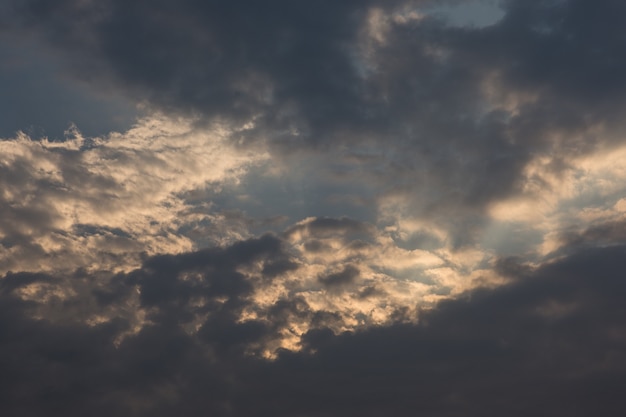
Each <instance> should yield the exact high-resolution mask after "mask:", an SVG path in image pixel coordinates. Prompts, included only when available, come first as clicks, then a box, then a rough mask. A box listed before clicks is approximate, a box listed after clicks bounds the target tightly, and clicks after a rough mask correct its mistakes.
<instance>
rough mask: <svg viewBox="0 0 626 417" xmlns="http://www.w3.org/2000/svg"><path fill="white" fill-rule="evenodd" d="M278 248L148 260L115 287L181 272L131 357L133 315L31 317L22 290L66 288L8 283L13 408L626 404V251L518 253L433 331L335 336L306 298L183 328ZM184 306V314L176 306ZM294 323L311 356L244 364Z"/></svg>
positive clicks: (7, 352) (3, 355)
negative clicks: (503, 277) (537, 258)
mask: <svg viewBox="0 0 626 417" xmlns="http://www.w3.org/2000/svg"><path fill="white" fill-rule="evenodd" d="M277 250H279V249H277V242H276V238H274V237H271V236H266V237H264V238H261V239H254V240H250V241H245V242H242V243H240V244H238V245H234V246H231V247H229V248H225V249H224V250H222V251H213V252H206V251H200V252H197V253H190V254H185V255H181V256H179V257H165V258H164V257H156V258H151V259H148V260H147V261H146V263H145V265H144V266H143V267H142V268H141V269H140V270H138V271H136V272H134V273H132V274H130V275H129V276H128V277H127V278H124V277H123V276H121V277H120V279H121V281H120V279H118V280H117V281H118V282H117V284H115V285H118V284H119V283H120V282H122V285H129V283H131V282H134V283H136V284H137V283H138V285H139V287H140V288H141V290H142V293H143V291H149V286H150V285H153V283H149V282H148V280H147V275H150V274H152V275H153V276H152V277H151V278H153V279H154V280H155V281H159V282H161V281H165V280H167V279H168V278H166V277H169V281H170V284H169V285H170V287H169V288H165V287H163V288H161V290H159V291H157V292H159V293H160V294H161V295H160V296H159V297H147V298H144V299H143V302H144V303H147V304H150V305H151V306H152V307H153V308H154V307H156V308H158V309H162V310H163V311H167V312H168V314H161V315H152V316H151V324H149V325H147V326H145V327H144V328H143V329H142V330H140V331H139V332H138V333H136V334H132V335H129V336H127V337H126V338H125V339H123V340H122V341H121V343H119V344H118V345H117V347H115V344H114V340H115V339H116V337H117V335H119V334H120V332H123V331H125V330H127V329H128V328H129V325H130V324H129V322H128V321H127V320H126V319H123V318H117V319H113V320H110V321H109V322H107V323H102V324H98V325H95V326H87V325H84V324H80V323H78V322H68V321H53V320H49V319H32V318H29V317H30V316H31V311H32V306H33V303H32V302H25V301H21V300H20V299H19V298H17V297H16V296H15V290H16V289H18V288H19V287H24V286H28V285H31V284H33V283H35V282H49V281H50V280H53V279H58V278H56V277H51V276H43V275H41V276H39V275H35V274H11V275H8V276H6V277H5V278H4V280H3V286H2V292H1V295H0V297H1V301H2V303H0V306H1V307H0V330H1V332H0V335H1V336H0V337H1V340H2V343H1V344H0V363H1V365H2V369H3V372H2V373H1V374H0V384H1V385H2V387H3V389H2V390H1V392H2V394H0V395H1V396H2V401H1V402H0V404H2V405H0V409H1V410H2V412H3V414H6V415H18V414H19V415H23V416H36V415H41V414H42V413H44V412H45V413H46V414H50V413H53V414H59V415H65V416H68V417H71V416H78V415H83V414H84V413H85V412H89V413H90V414H91V415H97V416H98V415H107V413H108V415H110V413H118V414H120V413H121V414H126V415H127V414H132V415H137V416H143V415H152V416H167V415H171V414H172V413H182V414H184V415H189V416H196V415H198V416H199V415H206V413H207V412H213V413H218V414H219V415H230V416H264V415H273V416H293V415H311V416H322V415H323V416H344V415H355V416H356V415H359V416H379V415H381V413H392V414H393V415H398V416H413V415H415V413H427V414H428V415H431V416H437V417H438V416H442V417H443V416H450V415H467V416H476V415H481V416H501V415H503V414H506V415H511V416H526V415H529V414H532V413H535V412H537V410H541V413H542V415H546V416H551V417H560V416H587V415H589V414H592V413H601V414H604V415H617V414H618V413H619V411H620V410H621V409H623V407H624V406H625V405H626V404H625V403H624V399H623V396H622V395H621V390H620V389H618V387H621V386H622V385H623V384H624V382H626V354H625V353H624V352H626V339H625V338H624V333H625V332H626V328H625V326H624V323H625V319H626V310H625V308H624V303H623V294H624V291H626V286H625V283H624V280H623V279H622V274H621V271H623V270H624V268H625V267H626V264H625V263H624V259H626V258H625V256H624V255H626V247H624V246H623V245H617V246H612V247H606V248H586V249H583V250H578V251H574V252H573V253H572V254H571V256H568V257H565V258H562V259H560V260H559V261H557V262H553V263H548V264H545V265H543V266H540V267H539V268H536V269H532V268H530V267H527V266H524V265H521V264H516V262H517V261H515V260H514V259H509V260H507V261H506V262H503V266H502V268H501V269H503V270H506V271H507V273H508V275H509V276H510V278H511V281H510V283H509V284H507V285H505V286H502V287H499V288H496V289H491V290H486V289H482V290H474V291H472V292H469V293H467V294H464V295H462V296H461V297H460V298H459V299H457V300H450V301H445V302H442V303H441V304H440V305H439V306H438V307H436V308H435V309H433V310H430V311H424V312H423V313H422V315H421V318H420V323H419V324H396V325H391V326H387V327H378V328H371V329H368V330H363V331H360V332H356V333H343V334H337V335H335V334H334V333H333V332H332V331H330V330H328V328H327V326H328V325H329V324H332V323H334V322H336V321H337V320H339V317H337V316H333V314H331V313H324V312H319V313H316V314H311V313H310V310H309V307H308V305H307V303H306V302H305V301H304V300H302V299H298V298H293V299H290V300H282V301H279V302H277V303H276V304H275V305H274V306H273V307H272V308H271V309H270V311H269V314H268V315H267V316H266V317H267V318H266V320H265V321H258V320H248V321H244V322H240V321H238V320H237V317H236V316H235V315H233V314H232V312H233V311H234V310H235V309H238V308H239V307H240V306H235V305H234V304H231V303H230V301H227V302H226V303H224V304H220V303H208V304H206V306H205V307H204V308H205V309H206V312H208V313H209V315H208V319H207V321H206V322H205V323H204V324H203V325H202V327H201V328H200V330H199V331H198V332H195V333H189V332H185V331H183V330H182V329H181V328H180V326H178V324H180V323H183V322H185V321H187V320H188V318H186V314H188V312H189V311H192V309H193V307H192V305H193V303H192V302H190V299H189V295H190V294H191V293H192V292H196V293H197V294H204V295H207V296H208V297H212V296H214V295H217V294H218V293H219V294H226V295H227V296H228V297H234V298H239V299H242V298H241V297H244V298H245V296H246V294H247V293H248V292H249V287H247V286H246V285H242V284H241V282H240V281H238V280H239V278H237V277H236V276H233V275H232V273H229V272H228V271H232V270H233V268H235V267H242V266H244V265H245V264H246V263H248V262H252V261H254V260H259V259H268V258H271V257H272V256H274V254H276V253H277V252H276V251H277ZM516 265H517V266H516ZM197 270H202V271H204V275H203V279H202V281H199V283H198V284H196V286H195V287H194V288H193V291H187V289H188V288H189V287H188V286H189V285H191V284H188V283H185V282H184V281H181V280H180V279H179V277H180V276H181V273H182V272H183V271H197ZM155 274H161V276H160V277H156V275H155ZM218 275H221V276H220V277H218ZM138 276H141V277H146V278H145V280H144V278H141V279H139V280H138V278H137V277H138ZM221 279H231V280H233V289H232V290H228V291H226V292H224V291H222V290H213V289H211V285H213V283H214V282H218V281H219V280H221ZM247 279H248V280H250V277H248V278H247ZM129 280H130V281H129ZM124 281H125V282H126V284H124V283H123V282H124ZM253 281H254V279H252V281H248V285H252V282H253ZM154 285H156V284H154ZM185 288H187V289H185ZM142 296H143V295H142ZM174 300H177V302H178V306H179V307H180V308H172V306H173V302H174ZM52 308H55V309H65V310H71V309H72V308H74V307H73V305H72V303H61V304H56V305H55V306H53V307H52ZM293 317H300V318H307V319H310V320H312V322H313V323H314V324H315V326H314V327H313V328H312V329H311V330H309V332H308V333H307V334H305V335H304V336H303V338H302V342H303V350H302V351H300V352H287V351H283V352H282V353H280V354H279V356H278V358H277V359H276V360H274V361H267V360H264V359H260V358H258V357H254V356H248V355H245V354H244V352H246V351H248V352H250V351H249V350H246V347H247V346H248V347H249V346H254V345H255V343H258V341H259V340H262V339H263V338H266V337H268V334H270V333H271V332H273V331H275V330H276V329H278V328H284V326H288V325H289V323H290V322H291V319H292V318H293ZM177 323H178V324H177ZM252 351H254V350H252Z"/></svg>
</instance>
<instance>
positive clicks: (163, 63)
mask: <svg viewBox="0 0 626 417" xmlns="http://www.w3.org/2000/svg"><path fill="white" fill-rule="evenodd" d="M420 4H424V5H425V6H427V5H433V4H434V5H436V4H437V3H436V2H402V1H393V2H389V1H385V2H377V1H373V0H372V1H342V2H330V1H328V2H315V3H311V2H305V1H295V2H294V1H282V0H276V1H271V2H263V3H259V2H255V1H243V0H242V1H237V2H229V3H227V4H226V3H224V2H216V1H209V2H197V1H192V0H185V1H178V2H171V1H164V0H160V1H155V2H127V1H116V0H109V1H104V2H85V1H74V0H67V1H63V2H55V3H54V5H52V3H49V2H46V1H38V0H32V1H28V2H15V3H14V7H13V9H14V19H13V21H14V22H15V24H14V27H19V28H21V29H20V30H24V31H28V32H34V33H39V34H40V35H42V36H45V38H46V39H47V40H48V41H49V42H50V43H52V44H53V45H55V46H56V47H57V48H58V49H59V50H61V51H63V52H64V53H65V54H66V56H67V59H68V60H69V62H70V64H71V65H70V66H71V69H72V71H74V73H75V75H76V76H78V77H80V78H83V79H87V80H89V81H90V82H92V83H94V84H96V85H97V84H98V83H104V82H106V83H110V82H112V83H114V84H117V85H118V86H119V88H121V89H123V90H125V91H127V93H128V94H130V95H131V96H133V97H134V98H135V99H137V100H147V102H148V103H149V104H150V105H152V106H156V108H160V109H162V110H163V109H164V110H166V111H167V112H173V113H180V112H182V113H187V114H196V115H201V116H202V118H203V119H205V120H206V119H215V118H218V119H225V120H230V121H235V120H237V121H241V122H242V123H243V122H246V121H249V120H251V119H253V118H254V127H253V128H251V129H247V130H246V131H245V132H244V133H241V135H245V136H247V138H248V139H255V140H256V139H259V138H264V139H270V141H271V143H272V144H273V145H278V144H280V146H279V148H276V149H288V148H292V147H293V146H297V147H305V148H307V147H309V146H310V145H323V146H321V147H318V149H329V148H330V149H336V148H335V147H338V146H341V145H342V144H349V145H350V146H352V147H355V146H356V147H358V146H359V145H360V144H362V143H365V142H368V143H371V141H373V142H374V143H376V144H377V145H376V146H377V147H379V148H381V149H385V152H382V153H379V154H378V156H375V157H374V160H375V161H374V162H373V163H372V164H373V166H375V165H376V161H378V163H379V164H381V165H382V167H383V169H380V170H376V171H372V172H370V173H368V174H367V178H365V179H366V180H368V181H380V182H381V183H383V184H386V188H387V189H386V190H385V191H386V192H390V193H401V194H402V193H404V194H407V195H409V196H410V195H414V194H416V193H417V192H416V190H422V191H423V190H425V191H426V192H425V193H421V194H420V197H419V199H420V200H422V201H424V202H423V204H422V205H423V207H420V211H422V212H425V213H431V215H432V216H433V217H437V216H445V217H449V216H451V215H453V213H454V212H455V211H457V212H458V211H459V210H460V209H459V207H468V208H470V210H473V209H478V211H479V212H480V210H481V209H482V208H483V207H484V205H485V204H487V203H489V202H490V201H493V200H494V199H497V198H501V197H506V196H509V195H511V194H514V193H516V192H519V191H520V175H521V173H522V170H523V168H524V167H525V166H526V164H527V163H528V162H529V161H530V160H531V159H532V158H533V157H535V156H536V155H537V154H541V153H544V152H546V153H553V155H552V156H554V158H555V167H556V166H557V165H558V162H559V161H561V165H562V166H563V167H566V166H567V163H566V162H567V159H568V158H570V157H571V156H573V155H579V154H581V153H585V152H588V151H590V150H592V149H594V148H595V146H596V145H597V144H598V143H601V142H603V141H605V140H609V138H608V137H607V138H604V137H602V136H599V135H598V134H597V133H593V132H591V129H592V128H594V127H597V126H598V125H600V124H607V126H609V128H611V127H612V128H618V127H619V126H621V125H622V122H621V117H620V115H621V113H622V109H623V108H624V100H623V94H622V92H623V91H624V87H625V86H626V83H625V82H624V77H623V76H622V74H623V73H624V70H625V69H626V60H625V59H624V54H622V53H621V52H622V51H623V50H624V48H625V47H626V45H625V41H624V39H625V37H624V36H623V35H624V26H623V25H622V24H621V22H622V20H623V17H624V15H625V13H624V12H625V11H626V10H625V9H626V6H624V4H623V2H620V1H618V0H600V1H596V0H594V1H591V0H571V1H556V0H554V1H548V0H545V1H536V2H526V1H506V2H503V7H504V11H505V15H504V17H503V18H502V19H501V20H500V21H498V22H497V23H495V24H493V25H491V26H487V27H483V28H476V27H456V26H454V25H449V24H447V23H446V21H445V20H443V19H440V18H438V17H437V16H436V15H435V17H431V16H425V17H422V18H420V19H411V18H410V8H408V7H409V5H412V6H411V7H413V8H414V9H415V8H416V7H417V6H419V5H420ZM376 10H382V17H381V18H380V19H382V20H381V22H379V23H380V24H379V25H378V27H373V26H375V23H376V22H375V21H374V20H375V19H374V20H373V16H374V17H375V13H374V12H375V11H376ZM394 13H395V14H394ZM372 31H374V32H376V31H378V32H376V33H370V32H372ZM105 80H106V81H105ZM489 84H493V86H492V90H493V91H492V93H489V94H492V95H494V97H495V98H494V97H489V94H488V93H487V92H486V91H487V90H488V88H487V87H486V85H489ZM107 85H108V84H107ZM494 91H495V92H494ZM516 96H525V97H534V98H533V99H531V100H527V102H520V103H518V104H517V105H516V108H515V109H514V110H511V109H507V108H506V106H504V107H502V103H496V104H494V103H492V101H493V100H496V101H500V102H502V101H506V100H511V99H513V100H515V97H516ZM512 97H513V98H512ZM555 136H563V137H564V138H565V139H563V140H557V139H555ZM555 141H556V142H555ZM285 147H286V148H285ZM474 214H476V213H474ZM474 214H471V213H469V214H465V215H464V216H466V217H464V218H463V219H462V221H463V222H465V223H467V222H468V221H472V222H474V223H477V224H479V223H480V219H475V218H474V219H472V218H471V217H472V216H473V215H474ZM468 233H470V234H471V230H470V231H468ZM458 239H459V241H463V239H466V240H467V239H468V238H467V237H465V238H464V237H462V236H459V237H458ZM470 240H471V239H470Z"/></svg>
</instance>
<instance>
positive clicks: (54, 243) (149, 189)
mask: <svg viewBox="0 0 626 417" xmlns="http://www.w3.org/2000/svg"><path fill="white" fill-rule="evenodd" d="M227 134H228V133H227V131H225V130H223V129H222V130H220V129H214V130H211V131H198V130H194V129H193V128H192V126H191V124H190V122H188V121H185V120H171V119H167V118H153V119H145V120H142V121H141V122H139V123H138V124H137V125H136V126H135V127H133V128H132V129H130V130H129V131H127V132H125V133H112V134H110V135H108V136H107V137H105V138H84V137H83V136H82V135H81V133H80V132H79V131H78V130H77V129H74V130H72V131H70V132H69V133H68V135H69V137H68V138H67V139H66V140H65V141H63V142H52V141H49V140H47V139H43V140H40V141H37V140H33V139H31V138H29V137H28V136H26V135H24V134H20V135H18V136H17V137H16V138H13V139H9V140H3V141H1V142H0V149H1V150H2V154H3V160H2V164H1V165H0V170H1V173H2V176H1V177H0V181H1V182H2V189H3V191H2V198H1V199H0V204H1V206H2V207H3V213H4V215H3V216H2V220H0V233H1V239H2V246H1V251H2V255H1V256H0V263H1V264H2V269H3V270H4V271H6V270H11V269H13V270H32V271H40V270H54V269H58V268H68V269H69V270H72V269H74V268H76V267H89V268H92V269H99V268H102V269H106V268H109V267H116V268H125V267H126V266H124V264H125V263H126V262H128V263H129V265H133V264H134V265H137V262H138V255H139V254H141V253H148V254H154V253H160V252H180V251H182V250H185V249H186V250H189V249H191V248H192V247H193V246H194V243H193V242H192V241H191V240H190V239H189V238H188V237H186V236H184V233H181V232H179V229H180V228H183V227H185V226H189V225H193V224H194V223H196V222H199V221H201V220H209V221H212V220H213V223H215V224H216V227H217V224H218V223H219V222H220V218H219V216H217V215H215V214H213V213H211V210H210V208H208V205H207V207H205V208H204V209H202V208H200V207H195V208H194V209H191V207H190V206H189V205H187V204H186V202H185V199H184V198H183V194H184V193H186V192H190V191H194V190H197V189H199V190H202V189H211V190H213V192H219V188H220V187H221V186H223V184H224V183H226V182H236V181H237V178H239V177H240V176H241V175H243V174H244V173H245V172H246V169H247V167H249V166H251V165H253V164H256V163H258V162H260V161H263V159H264V158H265V155H264V154H262V153H258V152H257V153H256V154H253V153H252V152H251V151H243V152H239V151H237V150H236V149H234V148H233V147H232V146H230V145H229V144H226V143H224V136H226V135H227ZM223 233H224V235H222V236H218V235H216V236H214V239H215V240H219V239H227V240H228V239H229V236H230V235H228V234H229V233H235V235H236V233H237V232H235V230H234V229H233V230H229V231H223ZM244 233H245V232H244ZM237 237H240V236H239V235H237ZM59 259H66V261H63V262H59ZM124 259H125V260H124ZM70 260H71V261H70ZM68 261H69V263H68ZM114 265H115V266H114ZM130 267H132V266H130Z"/></svg>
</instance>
